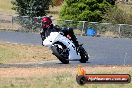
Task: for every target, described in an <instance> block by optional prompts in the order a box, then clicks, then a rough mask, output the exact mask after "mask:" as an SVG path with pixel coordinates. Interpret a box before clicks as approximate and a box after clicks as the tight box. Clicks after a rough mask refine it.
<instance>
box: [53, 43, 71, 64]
mask: <svg viewBox="0 0 132 88" xmlns="http://www.w3.org/2000/svg"><path fill="white" fill-rule="evenodd" d="M51 49H52V51H53V54H54V55H55V56H56V57H57V58H58V59H59V60H60V61H61V62H62V63H63V64H69V50H68V49H67V47H66V46H65V45H64V44H63V43H61V42H56V43H54V44H53V46H52V47H51Z"/></svg>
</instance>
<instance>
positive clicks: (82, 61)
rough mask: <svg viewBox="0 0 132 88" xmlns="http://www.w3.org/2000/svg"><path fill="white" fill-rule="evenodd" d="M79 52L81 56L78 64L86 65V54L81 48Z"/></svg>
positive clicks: (87, 57)
mask: <svg viewBox="0 0 132 88" xmlns="http://www.w3.org/2000/svg"><path fill="white" fill-rule="evenodd" d="M79 52H80V56H81V59H80V62H81V63H86V62H87V61H88V59H89V56H88V54H87V52H86V51H85V49H84V48H83V47H82V46H80V47H79Z"/></svg>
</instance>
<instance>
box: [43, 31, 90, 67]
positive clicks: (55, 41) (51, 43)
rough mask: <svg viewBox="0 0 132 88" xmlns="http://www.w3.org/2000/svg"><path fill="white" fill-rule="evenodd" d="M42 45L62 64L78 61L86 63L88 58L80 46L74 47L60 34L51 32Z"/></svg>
mask: <svg viewBox="0 0 132 88" xmlns="http://www.w3.org/2000/svg"><path fill="white" fill-rule="evenodd" d="M42 44H43V45H44V46H46V47H49V48H50V49H51V51H52V54H53V55H55V56H56V57H57V58H58V59H59V60H60V61H61V62H62V63H63V64H68V63H69V61H80V62H81V63H86V62H87V61H88V59H89V56H88V54H87V52H86V51H85V49H84V48H83V47H82V45H79V47H78V48H77V47H75V45H74V43H73V42H72V41H71V40H70V39H68V38H67V37H66V36H64V34H63V33H62V32H51V33H50V35H49V36H48V37H47V38H46V39H45V40H44V41H42Z"/></svg>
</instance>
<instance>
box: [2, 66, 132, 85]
mask: <svg viewBox="0 0 132 88" xmlns="http://www.w3.org/2000/svg"><path fill="white" fill-rule="evenodd" d="M85 69H86V72H87V74H91V73H92V74H101V73H102V74H104V73H105V74H123V73H124V74H130V75H132V70H131V69H132V67H85ZM76 74H77V68H76V67H67V66H66V67H59V68H50V67H49V68H0V75H1V77H0V88H132V82H131V83H129V84H85V85H84V86H80V85H78V84H77V82H76Z"/></svg>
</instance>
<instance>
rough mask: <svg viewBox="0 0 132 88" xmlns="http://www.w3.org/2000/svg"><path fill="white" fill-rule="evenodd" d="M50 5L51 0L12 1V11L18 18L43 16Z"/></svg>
mask: <svg viewBox="0 0 132 88" xmlns="http://www.w3.org/2000/svg"><path fill="white" fill-rule="evenodd" d="M51 3H52V0H15V1H12V4H13V5H14V7H13V8H12V9H13V10H16V12H18V14H19V15H20V16H30V17H35V16H44V15H46V14H47V12H46V10H48V9H49V5H50V4H51Z"/></svg>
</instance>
